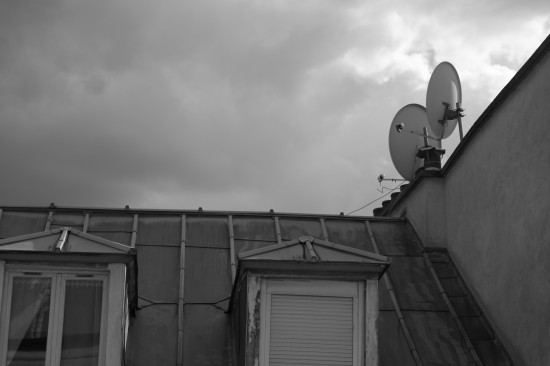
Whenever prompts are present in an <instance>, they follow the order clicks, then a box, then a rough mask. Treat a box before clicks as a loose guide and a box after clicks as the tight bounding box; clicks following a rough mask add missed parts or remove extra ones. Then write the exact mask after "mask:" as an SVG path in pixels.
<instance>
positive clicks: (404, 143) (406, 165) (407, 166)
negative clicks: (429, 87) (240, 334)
mask: <svg viewBox="0 0 550 366" xmlns="http://www.w3.org/2000/svg"><path fill="white" fill-rule="evenodd" d="M405 126H406V127H407V128H408V130H405ZM402 131H407V132H410V133H411V134H413V135H414V136H411V135H410V134H404V133H401V132H402ZM418 131H422V133H420V132H418ZM430 132H431V130H430V128H429V126H428V117H427V114H426V108H424V107H423V106H421V105H419V104H408V105H406V106H404V107H403V108H401V109H400V110H399V111H398V112H397V114H396V115H395V117H394V118H393V120H392V123H391V125H390V135H389V144H390V155H391V159H392V161H393V165H394V166H395V169H397V171H398V172H399V174H400V175H401V176H402V177H403V178H405V179H406V180H408V181H412V180H413V179H414V175H415V172H416V171H417V170H418V169H419V168H422V167H423V166H424V167H425V168H426V167H428V168H430V167H431V168H435V167H436V165H434V162H435V157H436V155H437V160H438V161H439V156H440V155H441V154H442V153H444V150H441V139H438V138H434V137H431V136H430ZM432 134H433V133H432ZM428 139H430V140H433V143H432V145H430V144H428ZM434 154H435V155H434ZM421 158H424V159H425V160H426V161H430V162H432V165H429V166H426V164H425V163H424V164H423V160H422V159H421ZM439 165H441V163H440V162H439Z"/></svg>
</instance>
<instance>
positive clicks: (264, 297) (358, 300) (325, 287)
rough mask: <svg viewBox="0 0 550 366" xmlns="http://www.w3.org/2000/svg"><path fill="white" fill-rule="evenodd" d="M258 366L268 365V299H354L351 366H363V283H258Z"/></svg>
mask: <svg viewBox="0 0 550 366" xmlns="http://www.w3.org/2000/svg"><path fill="white" fill-rule="evenodd" d="M260 286H261V289H260V342H259V353H260V355H259V359H260V366H268V365H269V353H270V325H271V295H293V296H329V297H342V298H349V297H351V298H352V299H353V309H352V312H353V314H352V316H353V366H364V365H365V357H364V355H365V337H366V334H365V333H366V331H367V327H366V325H367V324H366V323H365V321H366V319H365V318H366V317H365V312H366V303H367V298H366V297H367V293H366V284H365V281H360V280H355V281H354V280H349V279H348V280H337V279H315V278H310V279H307V278H284V279H281V278H269V277H268V278H262V279H261V282H260Z"/></svg>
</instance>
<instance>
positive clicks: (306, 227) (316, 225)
mask: <svg viewBox="0 0 550 366" xmlns="http://www.w3.org/2000/svg"><path fill="white" fill-rule="evenodd" d="M279 225H280V227H281V237H282V241H289V240H292V239H296V238H298V237H300V236H304V235H306V236H313V237H314V238H319V239H323V229H322V228H321V221H320V220H319V219H313V218H307V219H306V218H299V217H296V218H291V217H284V218H283V217H281V218H279Z"/></svg>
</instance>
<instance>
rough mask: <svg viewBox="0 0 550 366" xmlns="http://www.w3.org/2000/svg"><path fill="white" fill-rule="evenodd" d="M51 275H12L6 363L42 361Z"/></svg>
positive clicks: (22, 365)
mask: <svg viewBox="0 0 550 366" xmlns="http://www.w3.org/2000/svg"><path fill="white" fill-rule="evenodd" d="M51 287H52V279H51V278H47V277H22V276H21V277H14V278H13V288H12V298H11V311H10V328H9V336H8V354H7V364H8V365H9V366H38V365H45V363H46V345H47V340H48V322H49V317H50V295H51Z"/></svg>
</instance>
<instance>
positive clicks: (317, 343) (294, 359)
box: [229, 236, 390, 366]
mask: <svg viewBox="0 0 550 366" xmlns="http://www.w3.org/2000/svg"><path fill="white" fill-rule="evenodd" d="M389 264H390V261H389V258H387V257H384V256H381V255H378V254H374V253H369V252H365V251H363V250H359V249H354V248H349V247H346V246H343V245H339V244H336V243H330V242H327V241H323V240H319V239H315V238H312V237H309V236H303V237H300V238H298V239H295V240H291V241H289V242H286V243H281V244H274V245H270V246H267V247H263V248H259V249H253V250H250V251H247V252H242V253H239V266H238V268H237V275H236V277H235V278H236V280H235V282H234V283H233V291H232V294H231V300H230V303H229V311H230V312H231V313H232V323H233V332H234V347H235V353H234V355H235V357H234V363H235V364H236V365H239V366H285V365H330V366H338V365H346V366H377V365H378V335H377V324H378V280H379V279H380V277H381V276H382V275H383V273H384V272H385V271H386V269H387V268H388V266H389Z"/></svg>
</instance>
